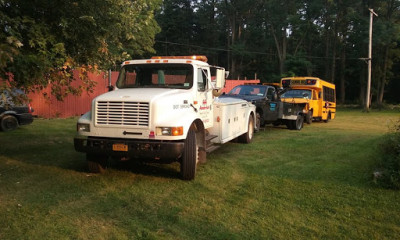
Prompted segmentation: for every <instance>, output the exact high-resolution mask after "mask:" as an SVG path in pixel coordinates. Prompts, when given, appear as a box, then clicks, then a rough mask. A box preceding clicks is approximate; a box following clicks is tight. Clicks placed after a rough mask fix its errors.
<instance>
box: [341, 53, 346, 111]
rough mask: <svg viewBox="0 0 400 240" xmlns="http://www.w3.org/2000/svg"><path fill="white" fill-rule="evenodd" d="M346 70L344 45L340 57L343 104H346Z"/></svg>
mask: <svg viewBox="0 0 400 240" xmlns="http://www.w3.org/2000/svg"><path fill="white" fill-rule="evenodd" d="M345 70H346V47H345V46H343V49H342V57H341V59H340V103H341V104H344V102H345V101H346V84H345V77H346V72H345Z"/></svg>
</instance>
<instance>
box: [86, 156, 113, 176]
mask: <svg viewBox="0 0 400 240" xmlns="http://www.w3.org/2000/svg"><path fill="white" fill-rule="evenodd" d="M107 160H108V157H107V156H101V155H94V154H90V153H86V161H87V164H88V170H89V172H91V173H104V172H105V171H106V169H107V165H108V161H107Z"/></svg>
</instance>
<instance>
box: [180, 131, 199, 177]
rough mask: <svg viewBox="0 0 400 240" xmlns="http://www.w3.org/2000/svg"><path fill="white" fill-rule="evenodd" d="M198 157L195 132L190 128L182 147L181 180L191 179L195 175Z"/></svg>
mask: <svg viewBox="0 0 400 240" xmlns="http://www.w3.org/2000/svg"><path fill="white" fill-rule="evenodd" d="M198 159H199V147H198V145H197V139H196V132H195V131H194V129H193V128H190V130H189V132H188V135H187V137H186V140H185V145H184V148H183V156H182V159H181V166H180V167H181V177H182V179H183V180H193V179H194V177H195V176H196V168H197V162H198Z"/></svg>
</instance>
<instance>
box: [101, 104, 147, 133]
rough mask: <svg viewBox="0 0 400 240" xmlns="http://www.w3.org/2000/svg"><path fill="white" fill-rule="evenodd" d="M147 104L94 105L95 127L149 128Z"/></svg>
mask: <svg viewBox="0 0 400 240" xmlns="http://www.w3.org/2000/svg"><path fill="white" fill-rule="evenodd" d="M149 112H150V111H149V103H145V102H109V101H98V102H97V103H96V124H97V125H122V126H132V127H135V126H141V127H147V126H149Z"/></svg>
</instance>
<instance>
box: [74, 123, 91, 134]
mask: <svg viewBox="0 0 400 240" xmlns="http://www.w3.org/2000/svg"><path fill="white" fill-rule="evenodd" d="M76 130H77V131H78V132H90V124H87V123H78V124H77V125H76Z"/></svg>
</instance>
